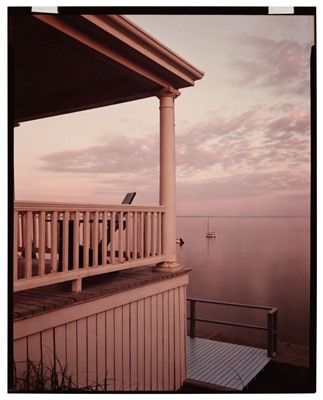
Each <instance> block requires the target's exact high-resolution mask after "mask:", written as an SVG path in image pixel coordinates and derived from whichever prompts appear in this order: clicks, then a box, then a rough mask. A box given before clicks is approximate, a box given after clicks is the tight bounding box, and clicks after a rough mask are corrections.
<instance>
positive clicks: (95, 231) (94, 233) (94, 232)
mask: <svg viewBox="0 0 323 400" xmlns="http://www.w3.org/2000/svg"><path fill="white" fill-rule="evenodd" d="M92 225H93V227H92V239H93V240H92V249H93V265H94V266H97V265H98V264H99V259H98V246H99V237H98V236H99V235H98V233H99V232H98V225H99V213H98V211H95V212H94V213H93V224H92Z"/></svg>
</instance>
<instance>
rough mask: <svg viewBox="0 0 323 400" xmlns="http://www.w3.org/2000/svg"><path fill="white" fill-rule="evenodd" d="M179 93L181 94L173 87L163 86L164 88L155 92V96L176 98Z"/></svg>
mask: <svg viewBox="0 0 323 400" xmlns="http://www.w3.org/2000/svg"><path fill="white" fill-rule="evenodd" d="M180 95H181V92H180V91H179V90H177V89H174V88H173V87H165V88H164V89H162V90H160V91H159V92H157V93H156V96H157V97H158V98H159V99H161V98H163V97H172V98H173V99H176V98H177V97H179V96H180Z"/></svg>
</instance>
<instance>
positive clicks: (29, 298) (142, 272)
mask: <svg viewBox="0 0 323 400" xmlns="http://www.w3.org/2000/svg"><path fill="white" fill-rule="evenodd" d="M188 271H189V270H188V269H184V270H182V271H180V272H158V273H156V272H154V271H153V269H152V267H151V266H148V267H138V268H132V269H130V270H124V271H120V272H112V273H110V274H105V275H98V276H93V277H89V278H86V279H84V285H83V290H82V292H72V291H71V290H70V285H71V284H70V282H62V283H58V284H54V285H49V286H44V287H39V288H34V289H28V290H24V291H20V292H15V293H14V294H13V319H14V320H15V319H19V318H24V317H28V316H31V315H36V314H40V313H44V312H47V311H50V310H52V309H54V308H56V309H57V308H62V307H65V306H68V305H71V304H74V303H79V302H84V301H86V300H90V299H94V298H98V297H102V296H110V295H113V294H116V293H119V292H122V291H127V290H130V289H134V288H136V287H140V286H145V285H149V284H152V283H154V282H158V281H162V280H165V279H170V278H172V277H175V276H178V275H183V274H187V273H188Z"/></svg>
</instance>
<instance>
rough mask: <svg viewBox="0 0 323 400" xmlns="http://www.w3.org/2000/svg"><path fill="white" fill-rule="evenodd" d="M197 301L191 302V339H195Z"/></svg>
mask: <svg viewBox="0 0 323 400" xmlns="http://www.w3.org/2000/svg"><path fill="white" fill-rule="evenodd" d="M195 318H196V301H195V300H190V337H191V338H195V324H196V322H195Z"/></svg>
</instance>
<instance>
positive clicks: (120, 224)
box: [118, 212, 124, 263]
mask: <svg viewBox="0 0 323 400" xmlns="http://www.w3.org/2000/svg"><path fill="white" fill-rule="evenodd" d="M123 248H124V244H123V212H119V215H118V251H119V262H121V263H122V262H123V260H124V258H123Z"/></svg>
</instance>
